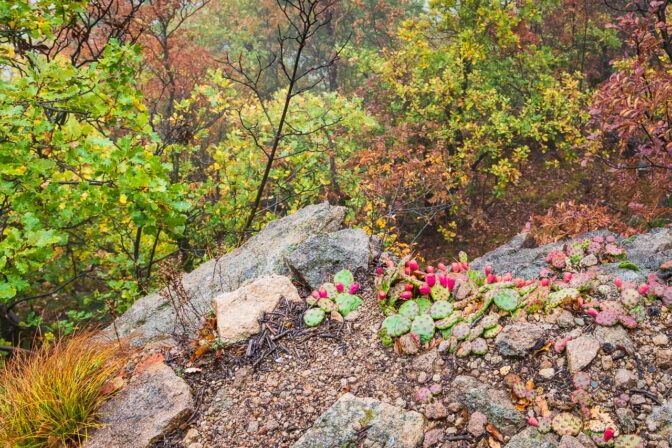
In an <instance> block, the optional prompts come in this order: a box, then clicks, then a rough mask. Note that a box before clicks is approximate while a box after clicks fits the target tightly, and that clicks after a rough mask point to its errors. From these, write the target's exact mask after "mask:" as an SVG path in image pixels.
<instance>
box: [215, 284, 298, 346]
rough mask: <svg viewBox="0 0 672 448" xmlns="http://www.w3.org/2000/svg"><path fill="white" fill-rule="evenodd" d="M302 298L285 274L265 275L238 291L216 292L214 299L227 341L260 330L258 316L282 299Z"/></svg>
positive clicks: (222, 336) (221, 328) (271, 308)
mask: <svg viewBox="0 0 672 448" xmlns="http://www.w3.org/2000/svg"><path fill="white" fill-rule="evenodd" d="M282 298H285V299H287V300H289V301H290V302H299V301H301V297H300V296H299V292H298V291H297V290H296V287H295V286H294V285H293V284H292V281H291V280H290V279H289V278H287V277H284V276H282V275H272V276H268V277H262V278H260V279H258V280H255V281H254V282H252V283H250V284H248V285H245V286H242V287H240V288H238V289H236V290H235V291H231V292H224V293H221V294H220V295H218V296H216V297H215V298H214V299H213V300H212V302H213V308H214V309H215V315H216V316H217V332H218V333H219V338H220V339H221V340H222V342H224V343H225V344H232V343H235V342H240V341H244V340H245V339H247V338H249V337H250V336H252V335H254V334H257V333H258V332H259V329H260V328H259V321H258V319H259V318H260V317H261V315H262V314H263V313H264V312H270V311H273V308H275V306H276V305H277V303H278V302H279V301H280V299H282Z"/></svg>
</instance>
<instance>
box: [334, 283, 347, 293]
mask: <svg viewBox="0 0 672 448" xmlns="http://www.w3.org/2000/svg"><path fill="white" fill-rule="evenodd" d="M334 286H336V291H338V292H339V293H341V292H343V291H344V290H345V286H344V285H343V283H336V285H334Z"/></svg>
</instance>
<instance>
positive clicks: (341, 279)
mask: <svg viewBox="0 0 672 448" xmlns="http://www.w3.org/2000/svg"><path fill="white" fill-rule="evenodd" d="M354 281H355V278H354V276H353V275H352V272H350V271H348V270H347V269H343V270H342V271H339V272H337V273H336V275H334V283H343V286H344V287H345V289H346V290H347V289H348V287H349V286H350V285H352V284H353V283H354Z"/></svg>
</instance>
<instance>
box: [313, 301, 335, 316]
mask: <svg viewBox="0 0 672 448" xmlns="http://www.w3.org/2000/svg"><path fill="white" fill-rule="evenodd" d="M317 306H319V307H320V308H321V309H322V311H324V312H326V313H331V312H332V311H336V310H337V309H338V307H337V306H336V304H335V303H334V302H333V301H332V300H331V299H320V300H318V301H317Z"/></svg>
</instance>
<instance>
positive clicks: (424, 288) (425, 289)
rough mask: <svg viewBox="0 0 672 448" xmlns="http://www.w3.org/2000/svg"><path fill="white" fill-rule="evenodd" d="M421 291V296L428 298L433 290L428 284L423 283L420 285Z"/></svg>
mask: <svg viewBox="0 0 672 448" xmlns="http://www.w3.org/2000/svg"><path fill="white" fill-rule="evenodd" d="M419 290H420V294H421V295H423V296H428V295H429V294H430V293H431V292H432V289H431V288H430V287H429V285H428V284H427V283H423V284H422V285H420V288H419Z"/></svg>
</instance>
